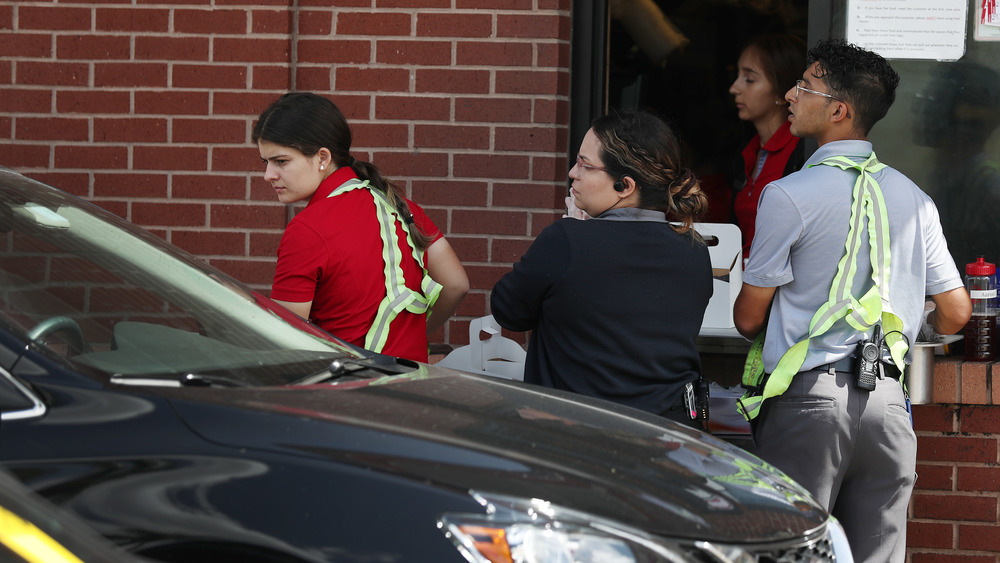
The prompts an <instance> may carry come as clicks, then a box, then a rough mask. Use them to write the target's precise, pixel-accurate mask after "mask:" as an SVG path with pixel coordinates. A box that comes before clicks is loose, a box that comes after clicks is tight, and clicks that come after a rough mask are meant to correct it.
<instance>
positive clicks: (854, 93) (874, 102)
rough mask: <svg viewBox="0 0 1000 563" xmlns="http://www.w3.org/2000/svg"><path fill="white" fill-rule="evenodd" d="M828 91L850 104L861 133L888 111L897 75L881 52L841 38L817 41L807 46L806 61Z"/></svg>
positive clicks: (872, 125) (865, 134)
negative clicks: (814, 64)
mask: <svg viewBox="0 0 1000 563" xmlns="http://www.w3.org/2000/svg"><path fill="white" fill-rule="evenodd" d="M814 62H815V63H819V64H818V65H817V71H818V73H819V74H818V75H817V76H816V78H819V79H822V80H823V82H825V83H826V85H827V86H829V87H830V90H831V92H830V93H831V94H832V95H834V96H837V97H838V98H841V99H843V100H845V101H846V102H847V103H848V104H850V105H851V106H852V107H853V108H854V114H855V117H854V120H855V123H856V129H857V130H858V132H859V133H862V134H863V135H864V136H867V135H868V132H869V131H871V129H872V127H874V126H875V124H876V123H878V121H879V120H880V119H882V118H883V117H885V114H886V113H888V112H889V108H890V107H891V106H892V103H893V102H894V101H895V100H896V86H898V85H899V75H898V74H896V71H895V70H893V69H892V66H891V65H889V62H888V61H886V60H885V58H883V57H882V56H881V55H879V54H877V53H873V52H872V51H867V50H865V49H862V48H861V47H858V46H857V45H854V44H852V43H847V42H846V41H844V40H842V39H836V40H830V41H820V42H819V43H818V44H817V45H816V46H815V47H813V48H812V49H810V50H809V64H812V63H814Z"/></svg>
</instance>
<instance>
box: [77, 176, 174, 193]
mask: <svg viewBox="0 0 1000 563" xmlns="http://www.w3.org/2000/svg"><path fill="white" fill-rule="evenodd" d="M94 197H111V198H164V197H167V176H166V175H165V174H132V173H121V174H94Z"/></svg>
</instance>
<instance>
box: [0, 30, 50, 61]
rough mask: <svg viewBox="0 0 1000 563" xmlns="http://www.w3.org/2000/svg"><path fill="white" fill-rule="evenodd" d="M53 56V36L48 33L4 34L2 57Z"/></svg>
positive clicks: (0, 50)
mask: <svg viewBox="0 0 1000 563" xmlns="http://www.w3.org/2000/svg"><path fill="white" fill-rule="evenodd" d="M51 55H52V36H51V35H50V34H48V33H44V34H43V33H4V34H3V41H0V57H11V58H35V59H40V58H48V57H50V56H51Z"/></svg>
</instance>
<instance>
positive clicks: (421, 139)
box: [413, 124, 490, 150]
mask: <svg viewBox="0 0 1000 563" xmlns="http://www.w3.org/2000/svg"><path fill="white" fill-rule="evenodd" d="M413 144H414V145H416V146H418V147H436V148H455V149H480V150H486V149H489V148H490V130H489V128H488V127H476V126H470V125H421V124H417V125H414V126H413Z"/></svg>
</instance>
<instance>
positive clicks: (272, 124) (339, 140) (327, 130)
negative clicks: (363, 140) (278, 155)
mask: <svg viewBox="0 0 1000 563" xmlns="http://www.w3.org/2000/svg"><path fill="white" fill-rule="evenodd" d="M251 140H252V141H253V142H254V143H257V142H258V141H262V140H263V141H268V142H271V143H274V144H276V145H281V146H283V147H291V148H293V149H295V150H297V151H299V152H301V153H302V154H304V155H305V156H307V157H312V156H315V155H316V153H318V152H319V150H320V149H322V148H326V149H327V150H329V151H330V154H331V157H332V159H333V163H334V164H335V165H336V166H337V168H344V167H350V168H351V170H354V173H355V174H357V175H358V178H360V179H361V180H368V185H369V186H371V187H372V188H374V189H375V190H377V191H378V192H380V193H381V194H382V195H384V196H385V198H386V199H387V200H388V201H389V202H390V203H391V204H392V206H393V208H394V209H395V210H396V212H397V213H398V214H399V216H400V217H401V218H402V219H403V220H404V221H405V222H406V223H407V228H408V229H409V231H410V236H411V237H412V238H413V244H415V245H416V246H417V248H418V249H420V250H424V249H426V248H427V247H428V246H430V243H431V239H430V237H428V236H427V233H424V232H423V230H421V229H420V227H419V226H417V225H416V224H414V221H413V213H412V212H410V207H409V206H408V205H407V204H406V199H405V198H404V197H403V195H402V192H401V191H400V190H399V188H398V187H397V186H396V184H394V183H393V182H391V181H389V180H388V179H386V178H384V177H382V173H381V172H379V170H378V168H376V167H375V165H374V164H372V163H370V162H363V161H360V160H355V158H354V157H353V156H351V141H352V136H351V129H350V127H349V126H348V125H347V119H346V118H345V117H344V114H343V113H341V111H340V109H339V108H338V107H337V106H336V105H335V104H334V103H333V102H331V101H330V100H328V99H326V98H324V97H322V96H319V95H317V94H313V93H310V92H290V93H288V94H285V95H283V96H281V97H280V98H278V99H277V100H276V101H275V102H274V103H272V104H271V105H270V106H269V107H268V108H267V109H265V110H264V111H263V112H262V113H261V114H260V117H259V118H258V119H257V123H256V124H255V125H254V128H253V135H252V136H251Z"/></svg>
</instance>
